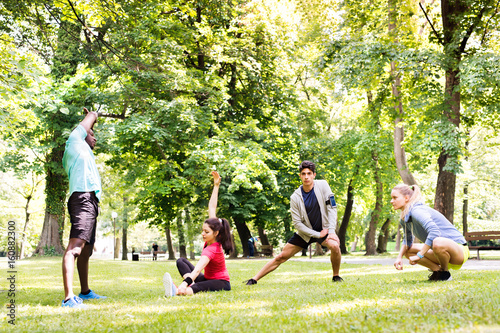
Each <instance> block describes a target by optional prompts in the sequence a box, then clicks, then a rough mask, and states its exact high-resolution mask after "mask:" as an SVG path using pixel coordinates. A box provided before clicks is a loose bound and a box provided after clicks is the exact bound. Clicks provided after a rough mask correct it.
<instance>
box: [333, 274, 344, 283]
mask: <svg viewBox="0 0 500 333" xmlns="http://www.w3.org/2000/svg"><path fill="white" fill-rule="evenodd" d="M332 281H333V282H344V280H343V279H342V278H341V277H340V276H338V275H335V276H334V277H333V278H332Z"/></svg>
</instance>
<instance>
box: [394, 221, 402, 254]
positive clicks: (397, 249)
mask: <svg viewBox="0 0 500 333" xmlns="http://www.w3.org/2000/svg"><path fill="white" fill-rule="evenodd" d="M394 250H395V251H396V252H399V250H401V226H400V225H399V223H398V232H397V233H396V247H395V248H394Z"/></svg>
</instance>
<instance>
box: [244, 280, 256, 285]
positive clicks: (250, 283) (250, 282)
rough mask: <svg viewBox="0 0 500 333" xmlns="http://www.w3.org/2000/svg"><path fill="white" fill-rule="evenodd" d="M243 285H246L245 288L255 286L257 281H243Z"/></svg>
mask: <svg viewBox="0 0 500 333" xmlns="http://www.w3.org/2000/svg"><path fill="white" fill-rule="evenodd" d="M243 283H244V284H246V285H247V286H251V285H253V284H257V281H255V280H254V279H248V280H246V281H243Z"/></svg>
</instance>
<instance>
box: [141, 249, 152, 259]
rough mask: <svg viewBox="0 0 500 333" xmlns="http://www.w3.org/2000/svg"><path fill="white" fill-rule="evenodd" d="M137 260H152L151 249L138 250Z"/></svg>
mask: <svg viewBox="0 0 500 333" xmlns="http://www.w3.org/2000/svg"><path fill="white" fill-rule="evenodd" d="M139 260H153V254H152V253H151V251H143V252H139Z"/></svg>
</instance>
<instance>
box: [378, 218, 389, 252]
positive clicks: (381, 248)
mask: <svg viewBox="0 0 500 333" xmlns="http://www.w3.org/2000/svg"><path fill="white" fill-rule="evenodd" d="M390 225H391V219H387V220H385V222H384V224H383V225H382V228H380V232H379V234H378V246H377V252H378V253H385V252H387V241H388V240H389V227H390Z"/></svg>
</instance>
